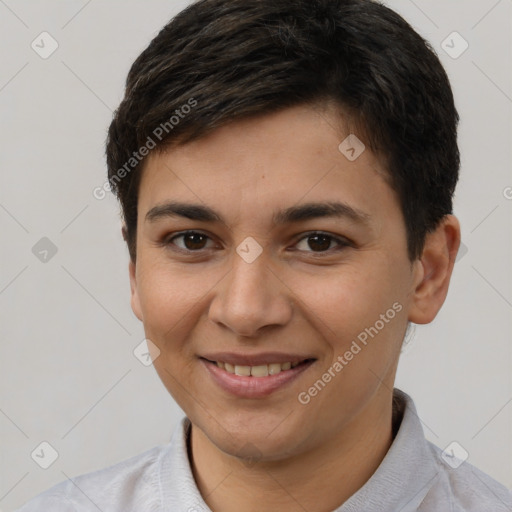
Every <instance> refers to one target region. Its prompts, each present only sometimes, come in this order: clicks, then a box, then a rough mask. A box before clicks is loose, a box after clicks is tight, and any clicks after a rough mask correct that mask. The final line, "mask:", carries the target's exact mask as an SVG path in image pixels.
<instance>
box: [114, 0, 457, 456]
mask: <svg viewBox="0 0 512 512" xmlns="http://www.w3.org/2000/svg"><path fill="white" fill-rule="evenodd" d="M457 122H458V115H457V112H456V109H455V106H454V101H453V96H452V92H451V88H450V85H449V81H448V78H447V76H446V73H445V71H444V70H443V68H442V66H441V64H440V62H439V60H438V58H437V57H436V55H435V54H434V52H433V50H432V49H431V48H430V46H429V45H428V43H427V42H426V41H425V40H424V39H422V38H421V37H420V36H419V35H418V34H417V33H416V32H415V31H414V30H413V29H412V28H411V27H410V26H409V25H408V24H407V23H406V22H405V21H404V20H403V19H402V18H401V17H400V16H399V15H397V14H396V13H394V12H393V11H391V10H390V9H388V8H387V7H385V6H383V5H381V4H379V3H377V2H373V1H371V0H294V1H290V0H228V1H226V0H200V1H198V2H195V3H193V4H191V5H190V6H189V7H188V8H187V9H185V10H184V11H182V12H181V13H180V14H178V15H177V16H176V17H175V18H174V19H173V20H171V21H170V22H169V23H168V24H167V25H166V26H165V27H164V28H163V29H162V30H161V31H160V33H159V34H158V35H157V36H156V37H155V38H154V39H153V41H152V42H151V43H150V45H149V46H148V48H147V49H146V50H145V51H144V52H143V53H142V54H141V55H140V56H139V57H138V58H137V60H136V61H135V62H134V64H133V66H132V68H131V70H130V72H129V75H128V78H127V83H126V91H125V97H124V99H123V101H122V103H121V105H120V106H119V109H118V110H117V111H116V113H115V116H114V119H113V121H112V124H111V126H110V130H109V137H108V142H107V163H108V172H109V181H110V183H111V186H112V188H113V190H114V192H115V193H116V195H117V196H118V198H119V201H120V203H121V207H122V214H123V220H124V227H123V235H124V237H125V240H126V242H127V245H128V249H129V254H130V281H131V290H132V308H133V310H134V312H135V314H136V315H137V317H138V318H139V319H140V320H141V321H142V322H143V323H144V328H145V332H146V337H147V338H148V339H150V340H151V342H152V343H154V344H155V346H156V347H157V348H158V352H159V356H158V357H157V358H156V359H155V361H154V364H155V367H156V369H157V371H158V373H159V375H160V377H161V379H162V381H163V382H164V384H165V385H166V387H167V388H168V389H169V391H170V392H171V394H172V395H173V396H174V398H175V399H176V400H177V402H178V403H179V404H180V405H181V406H182V408H183V409H184V411H185V412H186V413H187V415H188V416H189V417H190V418H191V420H192V422H193V423H194V424H195V425H197V426H198V427H199V428H200V429H201V431H202V432H204V433H205V435H206V436H207V437H208V438H209V439H210V440H211V441H212V442H213V444H215V445H216V446H217V447H219V448H220V449H221V450H223V451H225V452H227V453H233V454H236V453H238V452H239V450H240V447H241V446H244V445H246V444H247V443H250V445H251V446H256V447H257V448H258V452H259V453H261V454H262V456H263V457H266V458H279V457H284V454H292V453H297V454H298V453H299V452H300V450H305V449H308V448H311V447H313V446H315V445H316V444H318V443H319V442H320V440H321V439H325V437H326V436H327V437H328V436H329V435H331V436H332V435H334V433H335V432H339V431H340V429H342V428H343V426H345V425H348V424H349V423H350V422H351V421H353V420H355V418H357V417H358V414H361V412H362V411H363V410H365V408H368V407H369V406H370V404H374V409H373V414H377V413H376V411H377V410H378V408H379V406H383V405H382V404H383V403H384V402H386V400H387V398H389V396H390V390H391V389H392V386H393V381H394V376H395V371H396V365H397V362H398V356H399V352H400V346H401V342H402V340H403V337H404V333H405V330H406V328H407V325H408V323H409V322H415V323H427V322H430V321H432V320H433V318H434V317H435V315H436V314H437V311H438V310H439V308H440V307H441V306H442V304H443V302H444V299H445V297H446V293H447V289H448V284H449V279H450V276H451V272H452V268H453V261H454V258H455V255H456V252H457V250H458V245H459V239H460V230H459V227H458V223H457V220H456V219H455V217H453V215H451V214H452V196H453V192H454V189H455V185H456V182H457V178H458V169H459V153H458V148H457V135H456V129H457ZM347 137H348V139H347ZM353 150H355V151H353ZM354 156H356V158H354ZM185 232H188V233H185ZM190 232H192V233H190ZM249 255H250V256H249ZM354 343H355V344H354ZM349 352H350V353H351V354H352V356H350V355H349ZM233 354H235V356H239V358H242V359H243V358H244V357H247V358H248V359H247V362H249V363H250V362H252V363H254V364H253V365H252V366H264V364H263V363H265V362H268V363H273V362H275V363H278V362H282V363H285V361H284V360H283V359H286V357H288V356H292V357H293V359H294V360H293V361H292V362H300V363H301V364H300V365H299V367H300V368H301V371H300V372H299V371H297V370H296V371H295V373H296V374H297V375H296V377H294V378H293V379H292V380H291V381H290V382H289V383H288V384H286V385H283V386H282V387H279V388H278V389H276V390H275V391H273V392H272V393H270V394H268V393H267V394H264V396H263V395H261V396H260V395H258V394H257V393H256V394H253V395H251V394H250V392H249V394H248V395H247V394H246V395H244V396H239V395H236V394H233V393H232V392H231V391H228V390H226V389H224V388H222V386H219V385H218V383H217V381H216V380H215V379H216V377H215V376H214V375H213V374H212V371H213V372H214V373H215V372H217V370H215V369H212V366H213V365H212V363H209V362H208V360H211V359H213V358H224V360H223V361H221V362H224V363H225V362H228V363H229V360H230V358H231V357H232V356H233ZM345 356H346V357H345ZM251 357H253V358H254V359H251ZM340 357H341V360H343V362H342V361H341V360H340ZM272 358H273V359H272ZM235 359H236V357H235ZM295 359H296V361H295ZM232 362H236V361H234V360H233V361H232ZM238 362H241V361H238ZM260 363H261V364H260ZM336 363H338V365H336ZM340 365H341V368H340ZM221 366H222V365H221ZM240 366H245V365H243V364H242V365H240ZM299 367H298V368H299ZM326 372H327V374H328V375H330V377H325V374H326ZM282 373H284V370H283V371H282ZM212 375H213V376H212ZM250 378H253V379H257V378H258V377H250ZM320 381H321V382H323V383H324V385H322V384H321V383H320ZM326 381H327V382H326ZM315 383H317V384H316V386H315V385H314V384H315ZM249 387H250V386H249ZM314 389H316V391H314ZM301 393H302V394H301ZM301 397H302V398H301ZM386 403H387V402H386ZM379 404H380V405H379ZM270 432H272V435H270Z"/></svg>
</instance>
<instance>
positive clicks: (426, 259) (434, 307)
mask: <svg viewBox="0 0 512 512" xmlns="http://www.w3.org/2000/svg"><path fill="white" fill-rule="evenodd" d="M459 246H460V225H459V221H458V219H457V218H456V217H455V216H454V215H446V216H445V217H444V218H443V219H442V220H441V222H440V223H439V225H438V227H437V228H436V229H435V230H434V231H432V232H430V233H428V234H427V236H426V239H425V246H424V248H423V253H422V255H421V258H420V260H419V261H418V263H419V264H420V265H421V267H422V272H420V279H418V280H417V281H419V282H417V283H415V288H414V289H413V291H412V300H411V308H410V309H409V317H408V319H409V321H411V322H414V323H416V324H428V323H430V322H432V320H434V318H435V317H436V315H437V313H438V312H439V310H440V309H441V306H442V305H443V303H444V301H445V299H446V295H447V294H448V287H449V284H450V279H451V276H452V272H453V266H454V264H455V258H456V257H457V252H458V250H459Z"/></svg>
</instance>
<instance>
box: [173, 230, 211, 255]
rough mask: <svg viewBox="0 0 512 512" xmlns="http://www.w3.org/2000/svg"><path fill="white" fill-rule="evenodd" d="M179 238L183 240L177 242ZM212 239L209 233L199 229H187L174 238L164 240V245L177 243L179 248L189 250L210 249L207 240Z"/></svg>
mask: <svg viewBox="0 0 512 512" xmlns="http://www.w3.org/2000/svg"><path fill="white" fill-rule="evenodd" d="M177 240H181V242H180V243H176V241H177ZM208 240H211V238H210V237H209V236H208V235H205V234H204V233H200V232H199V231H186V232H185V233H180V234H178V235H174V236H173V237H172V238H168V239H167V240H165V241H164V245H175V246H176V247H178V249H180V250H182V251H188V252H198V251H201V250H202V249H209V248H211V247H206V242H207V241H208Z"/></svg>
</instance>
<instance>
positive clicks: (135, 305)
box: [121, 225, 143, 322]
mask: <svg viewBox="0 0 512 512" xmlns="http://www.w3.org/2000/svg"><path fill="white" fill-rule="evenodd" d="M121 234H122V235H123V238H124V240H125V241H126V240H127V238H126V227H125V226H124V225H123V227H122V229H121ZM128 274H129V276H130V302H131V306H132V311H133V312H134V314H135V316H136V317H137V318H138V319H139V320H140V321H141V322H142V318H143V317H142V308H141V307H140V299H139V290H138V288H137V266H136V263H135V262H134V261H133V260H131V259H130V263H129V264H128Z"/></svg>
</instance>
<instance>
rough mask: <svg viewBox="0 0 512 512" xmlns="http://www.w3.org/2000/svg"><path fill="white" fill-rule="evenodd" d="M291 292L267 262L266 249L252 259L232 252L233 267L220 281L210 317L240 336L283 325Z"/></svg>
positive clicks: (287, 313) (290, 315)
mask: <svg viewBox="0 0 512 512" xmlns="http://www.w3.org/2000/svg"><path fill="white" fill-rule="evenodd" d="M291 299H292V292H291V290H290V289H289V288H288V286H287V285H286V284H285V283H284V282H283V281H282V280H281V279H280V278H279V277H278V276H277V275H276V271H275V270H273V269H272V268H271V267H270V266H269V262H268V259H267V258H266V257H265V252H263V254H261V255H260V256H259V257H258V258H257V259H256V260H255V261H253V262H252V263H247V262H246V261H244V260H243V259H242V258H241V257H240V256H239V255H238V254H237V253H234V255H233V261H232V267H231V270H230V271H229V272H228V274H227V275H226V276H225V278H224V279H222V281H221V282H220V283H219V285H218V289H217V293H216V295H215V297H214V298H213V300H212V303H211V304H210V309H209V318H210V320H212V321H213V322H215V323H216V324H219V325H222V326H224V327H226V328H228V329H230V330H231V331H232V332H233V333H235V334H236V335H238V336H243V337H255V336H257V335H258V334H259V333H260V331H261V330H262V329H263V328H264V327H269V326H283V325H285V324H287V323H288V322H289V321H290V319H291V317H292V314H293V308H292V300H291Z"/></svg>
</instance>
